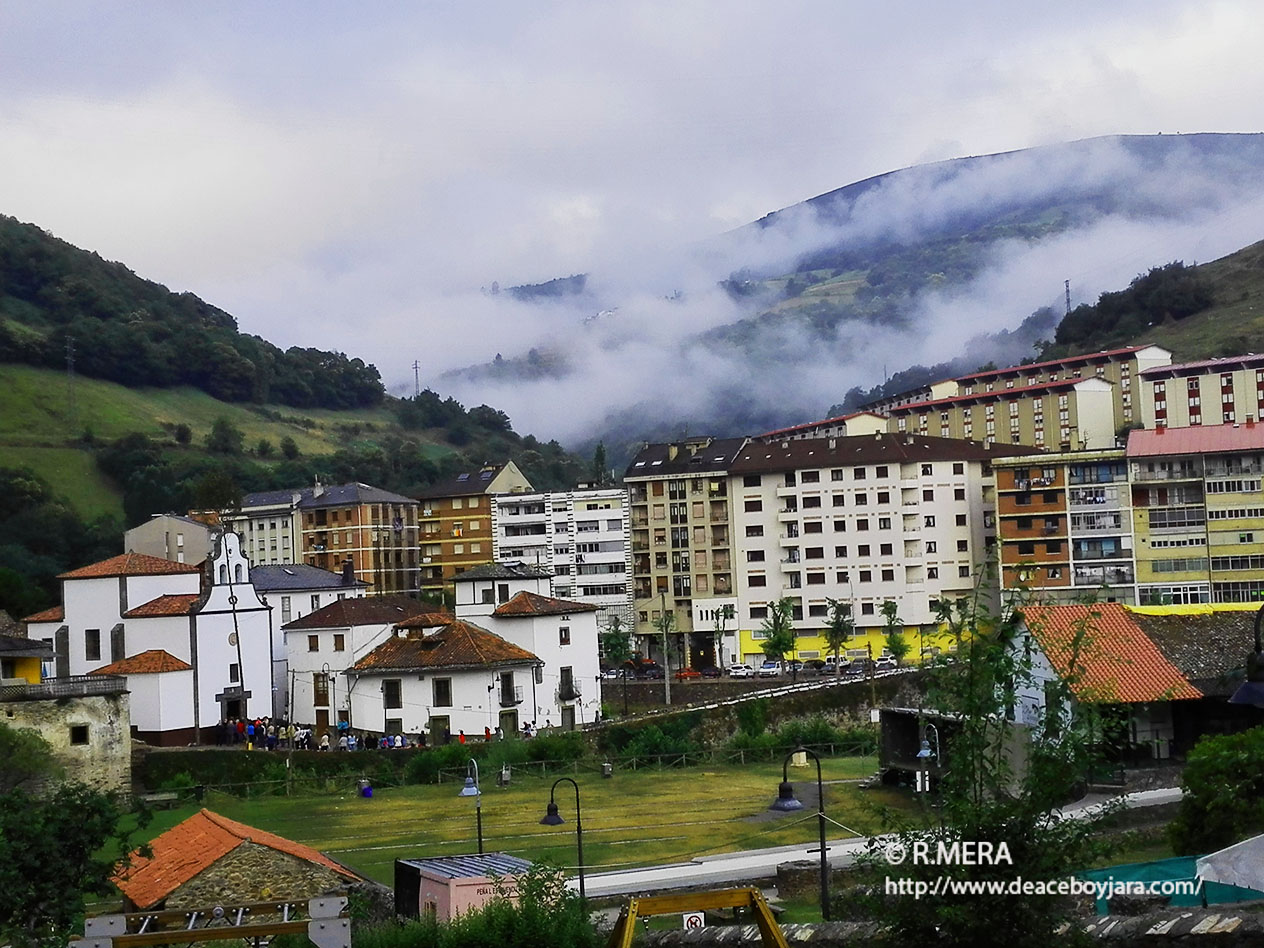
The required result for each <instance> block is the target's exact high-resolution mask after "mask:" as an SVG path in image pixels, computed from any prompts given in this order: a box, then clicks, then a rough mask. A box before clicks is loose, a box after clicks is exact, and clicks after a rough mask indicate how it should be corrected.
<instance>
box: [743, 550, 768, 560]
mask: <svg viewBox="0 0 1264 948" xmlns="http://www.w3.org/2000/svg"><path fill="white" fill-rule="evenodd" d="M763 561H764V551H763V550H747V551H746V562H747V563H762V562H763Z"/></svg>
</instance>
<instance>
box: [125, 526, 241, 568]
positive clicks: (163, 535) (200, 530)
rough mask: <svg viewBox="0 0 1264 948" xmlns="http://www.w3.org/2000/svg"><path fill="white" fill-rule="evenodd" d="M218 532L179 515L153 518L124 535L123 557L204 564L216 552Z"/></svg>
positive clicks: (215, 528) (216, 529)
mask: <svg viewBox="0 0 1264 948" xmlns="http://www.w3.org/2000/svg"><path fill="white" fill-rule="evenodd" d="M218 535H219V528H217V527H212V526H208V525H207V524H206V523H203V522H202V521H201V520H194V519H193V518H192V517H182V516H180V515H179V514H153V515H151V516H150V518H149V519H148V520H146V521H145V522H144V523H142V524H139V525H137V526H135V527H132V529H130V530H127V531H125V532H124V533H123V552H124V553H144V554H145V555H146V556H160V557H162V558H163V559H164V560H171V561H172V562H173V563H195V564H196V563H201V562H202V561H204V560H205V559H206V558H207V557H208V556H210V555H211V553H212V551H213V550H214V549H215V538H216V537H217V536H218Z"/></svg>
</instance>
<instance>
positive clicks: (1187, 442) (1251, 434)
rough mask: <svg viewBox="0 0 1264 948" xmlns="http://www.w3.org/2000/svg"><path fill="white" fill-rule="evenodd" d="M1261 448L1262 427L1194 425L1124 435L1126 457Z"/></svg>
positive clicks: (1262, 438)
mask: <svg viewBox="0 0 1264 948" xmlns="http://www.w3.org/2000/svg"><path fill="white" fill-rule="evenodd" d="M1261 448H1264V424H1255V423H1252V424H1242V425H1195V426H1194V427H1192V428H1146V429H1138V430H1136V431H1130V432H1128V452H1127V453H1128V457H1130V458H1148V457H1161V456H1163V455H1167V454H1216V453H1219V452H1222V451H1258V450H1259V449H1261Z"/></svg>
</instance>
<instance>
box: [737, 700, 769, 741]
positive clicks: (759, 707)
mask: <svg viewBox="0 0 1264 948" xmlns="http://www.w3.org/2000/svg"><path fill="white" fill-rule="evenodd" d="M737 726H738V728H739V729H740V730H741V731H742V733H743V734H746V735H748V736H750V737H759V735H761V734H763V733H764V731H765V730H766V729H767V728H768V699H767V698H756V699H755V700H754V701H747V702H746V703H745V704H739V705H738V706H737Z"/></svg>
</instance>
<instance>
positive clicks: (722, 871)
mask: <svg viewBox="0 0 1264 948" xmlns="http://www.w3.org/2000/svg"><path fill="white" fill-rule="evenodd" d="M1180 798H1181V791H1180V789H1179V788H1176V787H1171V788H1165V789H1161V790H1142V791H1138V792H1136V793H1129V794H1126V795H1124V796H1123V797H1122V798H1115V797H1110V796H1107V795H1104V794H1091V795H1089V796H1087V797H1085V798H1084V799H1082V800H1079V801H1077V802H1076V803H1073V804H1072V805H1071V806H1068V807H1066V808H1065V809H1063V810H1061V811H1059V812H1060V815H1062V816H1064V817H1066V818H1068V819H1075V818H1079V817H1083V816H1087V815H1091V814H1093V813H1096V812H1098V811H1100V810H1101V808H1102V807H1103V806H1106V805H1107V804H1108V803H1110V801H1112V800H1114V799H1120V800H1121V802H1122V804H1123V806H1124V807H1125V808H1128V809H1133V808H1137V807H1147V806H1160V805H1162V804H1165V803H1175V802H1177V801H1178V800H1180ZM800 813H802V811H800ZM868 841H869V839H868V837H855V836H851V837H843V838H839V839H832V840H827V843H828V845H827V847H826V848H827V850H828V859H829V864H830V865H831V866H850V865H851V864H852V863H854V862H855V861H856V856H857V854H859V853H862V852H864V850H865V847H866V845H867V844H868ZM820 858H821V857H820V854H819V852H818V851H817V844H816V843H807V844H803V845H797V846H777V847H774V848H772V849H752V850H746V851H743V852H736V853H727V854H724V855H719V856H702V857H700V858H698V859H694V860H691V861H690V862H681V863H674V864H672V865H666V866H647V867H644V868H641V869H621V870H618V871H616V872H595V873H586V874H585V876H584V879H585V889H586V891H587V894H588V897H589V898H600V897H603V896H614V895H635V894H642V893H646V892H661V891H664V890H667V889H681V888H694V887H701V886H728V885H737V884H742V883H748V882H751V881H752V880H755V879H767V878H771V877H772V876H775V875H776V874H777V866H779V865H780V864H781V863H783V862H796V861H808V862H813V863H817V862H819V861H820ZM570 884H571V886H572V888H573V887H575V886H577V885H578V883H577V881H576V880H571V881H570Z"/></svg>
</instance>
